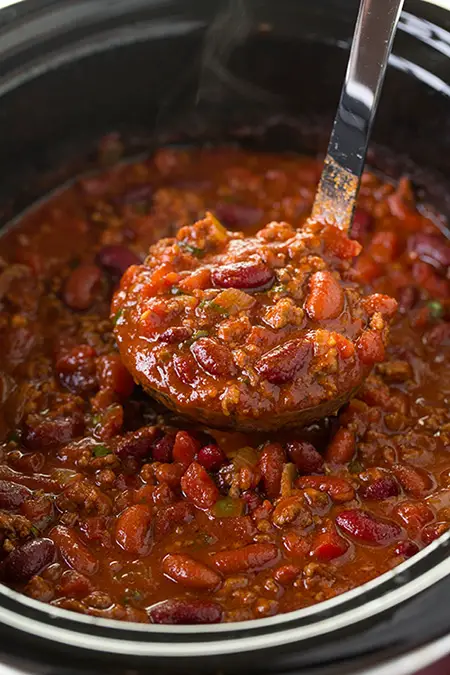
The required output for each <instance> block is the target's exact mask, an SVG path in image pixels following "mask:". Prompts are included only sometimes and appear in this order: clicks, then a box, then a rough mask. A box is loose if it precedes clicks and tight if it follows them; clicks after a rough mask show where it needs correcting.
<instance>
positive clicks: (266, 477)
mask: <svg viewBox="0 0 450 675" xmlns="http://www.w3.org/2000/svg"><path fill="white" fill-rule="evenodd" d="M285 462H286V455H285V452H284V450H283V448H282V446H281V445H280V444H279V443H269V444H267V445H266V446H265V447H264V449H263V451H262V453H261V455H260V458H259V461H258V468H259V470H260V471H261V479H262V482H263V485H264V491H265V493H266V495H267V496H268V498H269V499H273V498H274V497H278V495H279V494H280V486H281V476H282V474H283V467H284V463H285Z"/></svg>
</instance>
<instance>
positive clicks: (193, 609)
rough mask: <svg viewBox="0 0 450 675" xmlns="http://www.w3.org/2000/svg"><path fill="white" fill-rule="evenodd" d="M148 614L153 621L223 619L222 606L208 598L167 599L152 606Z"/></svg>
mask: <svg viewBox="0 0 450 675" xmlns="http://www.w3.org/2000/svg"><path fill="white" fill-rule="evenodd" d="M148 615H149V617H150V619H151V621H152V622H153V623H162V624H205V623H219V622H220V621H221V619H222V608H221V606H220V605H219V604H218V603H217V602H210V601H206V600H165V601H164V602H159V603H158V604H157V605H153V607H150V609H149V610H148Z"/></svg>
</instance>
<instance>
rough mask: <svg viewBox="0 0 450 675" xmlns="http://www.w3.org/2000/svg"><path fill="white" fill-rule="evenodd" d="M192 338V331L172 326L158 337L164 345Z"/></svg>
mask: <svg viewBox="0 0 450 675" xmlns="http://www.w3.org/2000/svg"><path fill="white" fill-rule="evenodd" d="M191 336H192V329H191V328H186V327H185V326H174V327H173V328H168V329H167V330H165V331H164V333H161V335H160V336H159V340H160V342H165V343H166V344H169V345H172V344H176V343H177V342H183V341H184V340H187V339H189V338H190V337H191Z"/></svg>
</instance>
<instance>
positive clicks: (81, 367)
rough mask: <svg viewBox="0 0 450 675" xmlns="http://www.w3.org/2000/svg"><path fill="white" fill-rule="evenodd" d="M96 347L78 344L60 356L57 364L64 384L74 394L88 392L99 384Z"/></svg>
mask: <svg viewBox="0 0 450 675" xmlns="http://www.w3.org/2000/svg"><path fill="white" fill-rule="evenodd" d="M96 356H97V354H96V352H95V349H93V348H92V347H90V346H89V345H77V346H76V347H73V349H71V350H70V351H69V352H67V353H65V354H63V355H62V356H60V357H59V358H58V359H57V361H56V364H55V368H56V372H57V374H58V379H59V381H60V382H61V384H62V386H63V387H65V388H66V389H68V390H69V391H71V392H72V393H73V394H86V393H89V392H91V391H94V390H95V389H96V387H97V385H98V383H97V375H96V363H95V358H96Z"/></svg>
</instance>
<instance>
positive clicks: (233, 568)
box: [211, 544, 279, 574]
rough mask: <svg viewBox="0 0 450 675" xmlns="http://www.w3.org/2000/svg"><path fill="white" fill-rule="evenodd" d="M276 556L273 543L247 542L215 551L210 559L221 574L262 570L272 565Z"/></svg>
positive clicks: (276, 552) (276, 558)
mask: <svg viewBox="0 0 450 675" xmlns="http://www.w3.org/2000/svg"><path fill="white" fill-rule="evenodd" d="M278 556H279V552H278V548H277V546H275V544H249V545H248V546H244V547H243V548H236V549H232V550H229V551H220V552H219V553H215V554H214V555H213V556H211V560H212V561H213V563H214V565H215V566H216V567H217V569H218V570H219V572H222V574H236V573H238V572H247V571H249V570H251V571H253V572H256V571H258V570H262V569H264V568H266V567H268V566H270V565H273V564H274V563H275V562H276V561H277V560H278Z"/></svg>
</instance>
